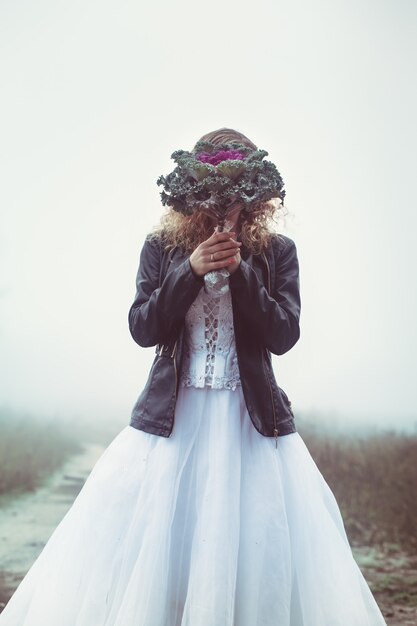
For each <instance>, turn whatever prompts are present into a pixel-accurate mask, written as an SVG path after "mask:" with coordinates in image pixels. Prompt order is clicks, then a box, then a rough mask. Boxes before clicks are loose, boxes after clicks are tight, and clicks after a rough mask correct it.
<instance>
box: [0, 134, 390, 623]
mask: <svg viewBox="0 0 417 626" xmlns="http://www.w3.org/2000/svg"><path fill="white" fill-rule="evenodd" d="M201 141H203V142H207V145H208V146H209V148H210V150H211V151H210V152H209V153H208V154H209V156H208V157H207V159H208V160H204V158H203V157H202V156H201V154H203V153H201V154H200V153H197V152H196V151H195V150H194V154H197V156H198V154H200V157H199V158H201V160H200V163H203V164H205V165H199V164H197V166H196V168H197V170H198V172H197V173H195V172H194V174H193V175H195V181H196V185H197V187H198V193H197V192H196V193H195V195H194V196H193V197H192V196H191V195H190V193H188V195H187V200H186V202H185V203H184V202H183V204H181V197H182V196H181V193H180V192H179V191H178V189H179V187H175V185H176V184H177V182H178V180H177V179H175V177H174V178H173V177H171V178H168V177H167V178H166V179H165V178H163V177H162V180H161V181H159V182H161V183H162V184H164V186H165V192H164V194H165V195H164V194H161V195H162V198H163V201H165V202H166V203H167V204H169V205H170V207H171V208H169V210H168V211H167V213H166V215H165V216H164V218H163V219H162V222H161V224H160V226H159V228H157V229H156V230H155V232H154V233H152V234H150V235H149V236H148V237H147V238H146V241H145V245H144V246H143V249H142V253H141V259H140V265H139V270H138V273H137V282H136V285H137V292H136V297H135V299H134V302H133V304H132V306H131V308H130V310H129V328H130V331H131V334H132V336H133V338H134V340H135V341H136V342H137V343H138V344H139V345H141V346H156V356H155V359H154V363H153V365H152V368H151V371H150V374H149V379H148V381H147V383H146V385H145V388H144V389H143V391H142V393H141V394H140V396H139V398H138V400H137V402H136V404H135V406H134V408H133V411H132V416H131V422H130V425H129V426H126V427H125V428H124V429H123V430H122V431H121V432H120V433H119V434H118V436H117V437H116V438H115V439H114V440H113V441H112V442H111V444H110V445H109V447H108V448H107V449H106V451H105V452H104V454H103V455H102V456H101V458H100V459H99V461H98V462H97V463H96V465H95V467H94V468H93V470H92V472H91V474H90V476H89V477H88V479H87V481H86V483H85V485H84V487H83V489H82V490H81V492H80V494H79V495H78V497H77V499H76V500H75V502H74V504H73V506H72V507H71V509H70V510H69V512H68V513H67V515H66V516H65V517H64V519H63V520H62V522H61V523H60V524H59V526H58V527H57V529H56V530H55V532H54V533H53V535H52V536H51V538H50V540H49V541H48V543H47V544H46V546H45V548H44V550H43V551H42V553H41V554H40V556H39V557H38V559H37V560H36V562H35V563H34V565H33V566H32V568H31V569H30V571H29V572H28V574H27V575H26V577H25V578H24V580H23V581H22V583H21V584H20V586H19V587H18V589H17V590H16V592H15V594H14V596H13V597H12V598H11V600H10V602H9V604H8V605H7V606H6V608H5V610H4V612H3V613H2V615H1V616H0V626H23V625H24V626H41V625H42V626H52V625H53V626H58V625H59V626H278V625H279V626H285V625H287V626H381V625H384V624H385V621H384V619H383V617H382V614H381V612H380V610H379V608H378V606H377V604H376V602H375V599H374V598H373V596H372V594H371V591H370V589H369V587H368V585H367V583H366V581H365V579H364V578H363V576H362V574H361V572H360V570H359V568H358V566H357V564H356V562H355V560H354V558H353V556H352V552H351V549H350V546H349V543H348V539H347V536H346V533H345V530H344V525H343V521H342V518H341V514H340V511H339V508H338V505H337V503H336V500H335V498H334V496H333V493H332V492H331V490H330V488H329V486H328V485H327V483H326V482H325V480H324V478H323V476H322V475H321V473H320V472H319V470H318V468H317V466H316V465H315V463H314V461H313V459H312V457H311V456H310V454H309V452H308V450H307V448H306V446H305V444H304V442H303V440H302V438H301V437H300V435H299V434H298V432H297V431H296V428H295V422H294V414H293V411H292V408H291V402H290V401H289V400H288V397H287V395H286V394H285V392H284V391H283V390H282V389H281V388H280V387H278V385H277V384H276V381H275V377H274V373H273V370H272V365H271V353H275V354H284V353H285V352H287V351H288V350H290V349H291V347H292V346H293V345H294V344H295V343H296V342H297V340H298V339H299V336H300V330H299V317H300V295H299V275H298V260H297V252H296V247H295V243H294V242H293V241H292V240H291V239H290V238H289V237H286V236H283V235H277V234H275V233H273V231H272V229H271V226H270V223H271V220H272V218H273V217H274V214H275V211H276V208H277V203H276V202H275V203H274V202H272V201H271V198H269V196H270V194H271V187H270V186H269V187H268V185H266V186H265V187H264V189H263V192H262V194H263V195H262V197H263V198H264V200H263V201H259V202H256V203H255V202H252V199H253V197H254V196H251V195H250V193H252V192H253V193H255V192H254V191H253V190H252V192H249V191H248V187H247V185H246V186H245V193H243V192H242V195H241V198H240V199H239V198H237V199H236V198H234V199H233V200H232V201H230V202H229V204H228V207H229V211H228V214H227V219H226V217H225V214H224V213H223V214H221V212H220V213H212V212H210V210H209V208H210V206H211V208H213V205H210V202H211V200H212V197H211V199H210V198H209V197H208V195H207V194H206V195H204V194H203V195H202V194H201V193H200V192H201V186H198V185H199V184H200V182H201V180H202V178H201V177H202V176H205V175H206V174H207V176H208V175H211V174H212V173H213V171H214V170H213V169H212V168H213V167H218V166H219V165H218V164H217V165H213V163H215V160H213V159H216V158H217V159H218V160H219V159H223V160H219V164H220V165H221V167H222V168H223V170H224V172H226V173H227V175H228V176H230V177H231V179H233V181H234V185H235V186H234V189H235V190H236V189H237V187H236V184H235V183H236V180H238V178H237V177H236V172H240V174H242V172H243V174H244V173H245V172H246V171H247V172H249V173H250V172H252V174H253V168H252V170H251V167H252V165H253V163H254V160H255V161H256V158H257V154H258V153H256V146H255V145H254V144H253V143H252V142H251V141H250V140H249V139H248V138H247V137H245V136H244V135H242V134H241V133H238V132H237V131H234V130H232V129H220V130H219V131H214V132H213V133H209V134H208V135H205V136H204V137H203V138H202V139H201V140H200V142H201ZM200 142H198V143H197V144H196V146H200V145H202V144H200ZM233 142H235V143H233ZM229 144H230V145H231V149H230V150H229V151H227V150H226V152H224V151H223V152H222V154H221V156H220V157H219V154H220V151H217V147H220V148H222V147H224V146H226V148H227V147H228V146H229ZM235 144H236V145H238V146H240V150H241V152H240V153H239V154H240V156H239V155H238V154H237V152H236V151H235V150H234V147H235ZM204 145H205V144H204ZM229 147H230V146H229ZM245 148H246V149H247V151H246V152H245ZM204 154H205V153H204ZM187 155H188V156H187V158H191V157H190V155H189V153H187ZM230 155H231V156H230ZM183 156H184V155H183V154H181V155H179V161H180V160H181V158H182V157H183ZM258 156H259V154H258ZM252 157H253V159H254V160H252V161H251V159H252ZM260 158H263V155H261V157H260ZM210 159H211V161H210ZM239 159H240V160H241V161H242V163H241V164H239V163H238V161H239ZM227 160H230V161H233V162H234V163H226V166H225V165H224V163H225V162H226V161H227ZM187 163H188V165H187V166H186V168H185V169H186V171H187V177H188V176H189V172H190V169H189V162H187ZM251 163H252V165H250V164H251ZM259 163H260V162H258V164H257V165H256V167H261V166H260V165H259ZM206 166H207V167H206ZM247 166H248V167H247ZM246 167H247V170H245V168H246ZM262 167H263V166H262ZM265 168H266V169H265V171H267V170H268V172H269V174H270V181H271V180H274V181H275V183H277V185H278V186H276V187H275V190H276V192H277V193H278V192H279V196H277V197H279V198H280V199H281V200H282V199H283V195H284V193H283V192H282V189H281V188H280V185H279V181H280V178H279V175H278V173H277V171H276V170H274V168H273V167H272V166H271V165H267V166H265ZM268 168H269V169H268ZM216 171H217V170H216ZM243 174H242V176H243ZM252 174H250V176H252ZM267 178H268V175H267V176H266V178H265V179H263V180H266V179H267ZM252 179H253V176H252ZM184 180H185V179H184ZM213 180H214V179H213ZM256 180H257V181H258V182H257V184H258V186H259V188H260V187H261V184H263V183H261V182H260V179H259V178H258V179H256ZM216 181H217V182H216ZM186 183H187V185H188V184H191V183H190V180H189V178H187V179H186ZM206 183H207V185H210V184H211V183H210V180H208V182H207V181H206ZM268 184H269V183H268ZM215 185H216V189H217V191H218V189H219V184H218V179H216V180H215ZM180 187H181V186H180ZM197 187H195V189H197ZM220 187H221V188H222V193H223V192H224V193H226V194H227V193H229V191H228V190H229V187H228V185H227V184H226V185H225V186H224V187H222V186H221V185H220ZM267 188H268V189H269V191H267ZM187 189H188V190H189V187H187ZM167 191H168V193H167ZM217 191H216V193H217ZM255 191H256V190H255ZM248 194H249V195H248ZM224 197H225V196H223V198H224ZM230 197H232V196H230ZM230 197H229V198H230ZM193 198H198V200H199V202H201V203H203V205H204V207H205V211H204V212H202V210H195V211H191V212H190V203H192V202H193ZM242 198H243V200H242ZM265 198H267V199H265ZM178 203H179V204H178ZM204 203H205V204H204ZM220 204H221V203H220ZM203 205H202V206H203ZM248 207H250V210H249V209H248ZM219 225H220V228H219V227H218V226H219ZM214 229H215V231H216V232H213V230H214ZM222 229H223V230H222Z"/></svg>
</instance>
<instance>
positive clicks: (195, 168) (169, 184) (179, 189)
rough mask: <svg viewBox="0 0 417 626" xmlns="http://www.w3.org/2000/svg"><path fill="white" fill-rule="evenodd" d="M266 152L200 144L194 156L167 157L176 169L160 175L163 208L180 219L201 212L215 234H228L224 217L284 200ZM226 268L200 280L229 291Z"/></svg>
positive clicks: (183, 152) (179, 152) (183, 153)
mask: <svg viewBox="0 0 417 626" xmlns="http://www.w3.org/2000/svg"><path fill="white" fill-rule="evenodd" d="M266 156H268V152H266V151H265V150H253V149H252V148H249V147H248V146H245V145H243V144H240V143H238V142H234V141H232V142H228V143H222V144H213V143H210V142H208V141H199V142H198V143H197V144H196V146H195V148H194V150H193V152H187V151H186V150H177V151H176V152H174V153H173V154H172V155H171V158H172V159H173V160H174V161H175V163H176V167H175V169H174V170H173V171H172V172H171V173H170V174H168V175H167V176H160V177H159V178H158V180H157V184H158V185H162V186H163V191H162V192H161V200H162V204H163V205H168V206H170V207H172V209H173V210H174V211H179V212H180V213H182V214H184V215H191V214H192V213H194V212H195V211H202V212H204V213H206V214H207V215H210V216H211V217H213V218H214V219H215V221H216V222H217V226H216V228H215V230H216V231H223V230H225V229H226V230H230V227H231V224H230V223H229V222H228V221H227V218H228V217H229V216H230V215H231V214H232V213H233V211H235V210H236V205H240V208H241V210H242V211H244V212H251V211H254V210H255V209H256V208H257V207H259V206H260V205H261V204H262V203H263V202H265V201H267V200H271V199H272V198H277V197H278V198H280V199H281V201H282V202H283V201H284V197H285V190H284V189H283V186H284V183H283V180H282V178H281V175H280V173H279V171H278V170H277V168H276V166H275V165H274V164H273V163H271V162H270V161H265V160H264V158H265V157H266ZM228 277H229V272H228V271H227V269H224V270H215V271H213V272H208V273H207V274H206V275H205V277H204V279H205V283H206V288H208V289H209V290H212V291H217V292H220V293H222V292H225V291H227V290H228V280H227V279H228Z"/></svg>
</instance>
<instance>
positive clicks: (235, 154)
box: [197, 150, 245, 165]
mask: <svg viewBox="0 0 417 626" xmlns="http://www.w3.org/2000/svg"><path fill="white" fill-rule="evenodd" d="M244 158H245V155H244V154H242V153H241V152H239V150H219V152H215V153H214V154H209V153H208V152H201V153H200V154H197V160H198V161H201V162H202V163H208V164H209V165H218V164H219V163H221V162H222V161H229V160H235V161H243V159H244Z"/></svg>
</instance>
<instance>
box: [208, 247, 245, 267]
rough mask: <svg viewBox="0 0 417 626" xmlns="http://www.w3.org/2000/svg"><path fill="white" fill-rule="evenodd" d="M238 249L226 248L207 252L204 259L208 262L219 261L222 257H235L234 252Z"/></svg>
mask: <svg viewBox="0 0 417 626" xmlns="http://www.w3.org/2000/svg"><path fill="white" fill-rule="evenodd" d="M238 250H239V248H233V249H230V248H228V249H227V250H217V251H214V252H211V253H210V254H208V255H207V256H206V257H205V259H206V261H208V262H210V263H214V262H215V261H221V260H222V259H227V258H229V257H230V258H231V257H235V255H236V252H237V251H238Z"/></svg>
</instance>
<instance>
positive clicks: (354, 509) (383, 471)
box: [299, 427, 417, 554]
mask: <svg viewBox="0 0 417 626" xmlns="http://www.w3.org/2000/svg"><path fill="white" fill-rule="evenodd" d="M299 432H300V434H301V436H302V437H303V439H304V441H305V442H306V445H307V447H308V449H309V450H310V453H311V455H312V457H313V458H314V460H315V462H316V464H317V465H318V467H319V469H320V471H321V472H322V474H323V476H324V478H325V479H326V481H327V483H328V484H329V486H330V488H331V489H332V491H333V493H334V495H335V497H336V500H337V502H338V504H339V507H340V509H341V512H342V515H343V519H344V522H345V527H346V532H347V534H348V536H349V539H350V540H351V541H352V542H354V543H356V544H360V545H378V544H386V543H391V544H396V545H398V546H400V547H401V548H402V549H405V550H407V551H408V552H411V553H413V554H417V437H416V436H408V435H401V434H397V433H395V432H381V433H377V434H373V435H368V436H363V437H361V436H352V435H344V436H342V435H337V436H336V435H335V436H332V435H329V434H327V433H326V434H324V435H323V434H321V433H317V432H314V429H311V428H308V427H305V428H304V429H302V428H301V427H300V428H299Z"/></svg>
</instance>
